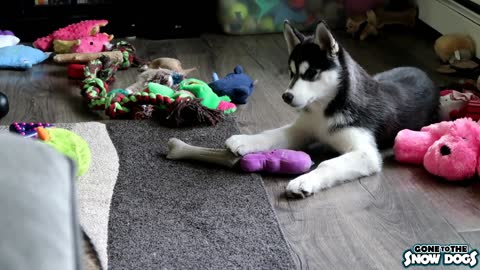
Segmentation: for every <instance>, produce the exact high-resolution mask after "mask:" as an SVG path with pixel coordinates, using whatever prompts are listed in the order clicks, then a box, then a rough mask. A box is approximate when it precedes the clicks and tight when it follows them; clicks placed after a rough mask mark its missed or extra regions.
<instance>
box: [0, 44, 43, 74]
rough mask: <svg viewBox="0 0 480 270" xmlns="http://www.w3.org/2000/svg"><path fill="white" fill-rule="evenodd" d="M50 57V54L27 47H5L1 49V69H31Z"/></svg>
mask: <svg viewBox="0 0 480 270" xmlns="http://www.w3.org/2000/svg"><path fill="white" fill-rule="evenodd" d="M49 56H50V53H45V52H42V51H40V50H39V49H36V48H33V47H29V46H25V45H15V46H8V47H3V48H0V68H5V69H30V68H32V66H33V65H35V64H38V63H40V62H43V61H44V60H46V59H47V58H48V57H49Z"/></svg>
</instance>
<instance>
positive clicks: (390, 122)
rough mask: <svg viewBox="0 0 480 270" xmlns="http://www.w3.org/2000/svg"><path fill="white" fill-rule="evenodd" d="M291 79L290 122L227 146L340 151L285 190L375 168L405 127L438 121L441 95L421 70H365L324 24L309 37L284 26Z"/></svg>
mask: <svg viewBox="0 0 480 270" xmlns="http://www.w3.org/2000/svg"><path fill="white" fill-rule="evenodd" d="M284 37H285V40H286V43H287V47H288V52H289V54H290V56H289V59H288V68H289V70H290V78H291V80H290V84H289V86H288V88H287V90H286V91H285V92H284V93H283V95H282V98H283V100H284V101H285V103H286V104H288V105H290V106H292V107H293V108H296V109H297V110H298V112H299V115H298V118H297V119H296V120H295V121H294V122H293V123H291V124H289V125H286V126H283V127H280V128H278V129H273V130H267V131H264V132H262V133H259V134H255V135H234V136H232V137H230V138H229V139H227V141H226V146H227V148H228V149H230V150H231V151H232V152H233V153H235V154H237V155H245V154H248V153H252V152H257V151H266V150H271V149H279V148H287V149H301V148H303V147H305V146H306V145H308V144H310V143H314V142H315V143H321V144H326V145H328V146H329V147H331V148H333V149H334V150H336V151H337V152H338V153H339V156H338V157H336V158H333V159H329V160H326V161H323V162H322V163H320V164H319V165H318V167H317V168H315V169H313V170H312V171H310V172H309V173H306V174H303V175H301V176H299V177H297V178H295V179H294V180H292V181H290V182H289V183H288V185H287V188H286V192H287V195H289V196H294V197H305V196H309V195H312V194H314V193H316V192H318V191H320V190H322V189H325V188H329V187H332V186H334V185H337V184H340V183H343V182H346V181H349V180H354V179H357V178H359V177H364V176H369V175H372V174H374V173H377V172H380V171H381V169H382V161H383V160H382V157H381V154H380V150H381V149H383V148H388V147H391V146H392V145H393V142H394V139H395V136H396V134H397V133H398V132H399V131H400V130H402V129H407V128H408V129H412V130H419V129H420V128H421V127H423V126H425V125H428V124H431V123H432V122H434V121H436V119H437V111H438V105H439V93H438V91H437V89H436V87H435V86H434V83H433V82H432V80H430V79H429V77H428V76H427V74H425V72H423V71H421V70H419V69H417V68H414V67H398V68H394V69H391V70H388V71H385V72H382V73H379V74H376V75H374V76H371V75H369V74H368V73H367V72H366V71H365V70H364V69H363V68H362V67H361V66H360V65H359V64H358V63H357V62H355V60H354V59H352V57H351V56H350V55H349V54H348V52H347V51H346V50H345V49H344V48H342V47H341V46H340V45H339V44H338V43H337V41H336V40H335V38H334V36H333V35H332V34H331V32H330V31H329V29H328V26H327V25H326V23H325V22H323V21H321V22H319V23H318V24H317V26H316V29H315V32H314V34H313V35H312V36H304V35H303V34H301V33H300V32H299V31H298V30H297V29H295V28H294V27H293V26H292V25H290V23H289V22H288V21H285V24H284Z"/></svg>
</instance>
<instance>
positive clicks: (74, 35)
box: [33, 20, 113, 53]
mask: <svg viewBox="0 0 480 270" xmlns="http://www.w3.org/2000/svg"><path fill="white" fill-rule="evenodd" d="M107 24H108V21H107V20H86V21H81V22H79V23H75V24H71V25H68V26H66V27H64V28H60V29H58V30H56V31H54V32H53V33H52V34H50V35H48V36H46V37H42V38H39V39H37V40H35V42H33V46H34V47H35V48H37V49H39V50H42V51H44V52H46V51H52V50H53V42H54V41H55V40H57V41H60V42H63V43H68V42H72V45H76V46H73V47H72V48H73V50H72V51H71V52H72V53H73V52H92V53H93V52H101V51H102V50H103V49H104V48H103V46H104V45H105V44H104V42H105V38H106V37H108V41H110V40H111V39H112V38H113V36H109V35H107V34H104V33H102V34H100V33H99V32H100V27H102V26H105V25H107ZM90 42H94V43H98V44H95V46H93V47H92V48H90V49H87V46H86V44H90ZM76 43H78V44H76ZM82 44H83V46H82ZM85 50H86V51H85Z"/></svg>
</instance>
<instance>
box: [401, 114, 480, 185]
mask: <svg viewBox="0 0 480 270" xmlns="http://www.w3.org/2000/svg"><path fill="white" fill-rule="evenodd" d="M393 149H394V155H395V159H396V160H397V161H399V162H404V163H410V164H419V165H422V164H423V166H424V167H425V169H426V170H427V171H428V172H430V173H431V174H433V175H436V176H439V177H442V178H444V179H446V180H449V181H460V180H465V179H469V178H472V177H473V176H475V175H476V174H478V172H480V158H479V153H480V125H479V123H478V122H475V121H473V120H472V119H471V118H460V119H457V120H455V121H443V122H440V123H437V124H432V125H429V126H426V127H423V128H422V129H421V130H420V131H413V130H408V129H404V130H402V131H400V132H399V133H398V134H397V136H396V138H395V144H394V148H393Z"/></svg>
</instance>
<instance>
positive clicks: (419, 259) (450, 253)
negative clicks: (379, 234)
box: [403, 244, 478, 267]
mask: <svg viewBox="0 0 480 270" xmlns="http://www.w3.org/2000/svg"><path fill="white" fill-rule="evenodd" d="M477 255H478V251H477V250H476V249H470V248H469V246H468V245H431V244H424V245H415V246H413V248H411V249H408V250H406V251H405V252H404V253H403V259H404V260H403V265H404V266H405V267H409V266H412V265H421V266H427V265H441V264H443V265H451V266H458V265H468V266H470V267H474V266H475V265H477V263H478V260H477Z"/></svg>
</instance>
